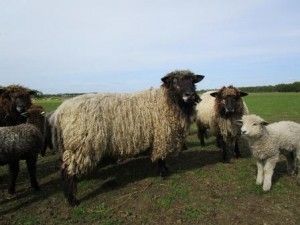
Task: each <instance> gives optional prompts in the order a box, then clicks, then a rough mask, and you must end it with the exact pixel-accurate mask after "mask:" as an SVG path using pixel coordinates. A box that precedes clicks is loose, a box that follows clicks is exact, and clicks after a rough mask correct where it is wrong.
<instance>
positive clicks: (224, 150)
mask: <svg viewBox="0 0 300 225" xmlns="http://www.w3.org/2000/svg"><path fill="white" fill-rule="evenodd" d="M218 139H219V141H220V145H221V149H222V159H223V162H224V163H229V162H230V157H229V154H228V146H227V144H226V142H225V141H224V139H223V138H222V137H221V136H219V138H218Z"/></svg>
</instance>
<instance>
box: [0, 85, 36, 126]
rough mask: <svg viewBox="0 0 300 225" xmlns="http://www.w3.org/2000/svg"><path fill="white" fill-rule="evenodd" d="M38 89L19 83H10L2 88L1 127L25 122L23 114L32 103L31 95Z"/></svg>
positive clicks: (0, 89)
mask: <svg viewBox="0 0 300 225" xmlns="http://www.w3.org/2000/svg"><path fill="white" fill-rule="evenodd" d="M35 94H36V91H34V90H29V89H27V88H25V87H22V86H19V85H10V86H7V87H1V88H0V127H1V126H13V125H18V124H21V123H24V122H25V121H26V119H25V118H24V117H23V116H21V113H23V112H25V111H26V110H27V109H29V108H30V106H31V105H32V102H31V95H35Z"/></svg>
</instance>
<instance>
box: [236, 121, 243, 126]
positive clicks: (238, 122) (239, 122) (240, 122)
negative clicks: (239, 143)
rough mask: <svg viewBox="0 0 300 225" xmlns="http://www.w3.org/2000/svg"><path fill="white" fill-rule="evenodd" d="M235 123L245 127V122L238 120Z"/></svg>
mask: <svg viewBox="0 0 300 225" xmlns="http://www.w3.org/2000/svg"><path fill="white" fill-rule="evenodd" d="M234 123H235V124H236V125H238V126H243V120H236V121H234Z"/></svg>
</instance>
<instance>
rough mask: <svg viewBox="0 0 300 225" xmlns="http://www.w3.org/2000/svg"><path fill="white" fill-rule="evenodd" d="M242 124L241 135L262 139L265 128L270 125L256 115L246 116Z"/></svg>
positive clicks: (241, 121)
mask: <svg viewBox="0 0 300 225" xmlns="http://www.w3.org/2000/svg"><path fill="white" fill-rule="evenodd" d="M239 123H240V124H241V126H242V128H241V134H242V135H243V136H245V137H248V138H256V137H260V136H262V135H263V134H264V132H265V126H266V125H267V124H268V123H267V122H266V121H264V120H263V119H262V118H260V117H259V116H256V115H245V116H243V118H242V120H240V121H239Z"/></svg>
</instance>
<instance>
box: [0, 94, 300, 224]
mask: <svg viewBox="0 0 300 225" xmlns="http://www.w3.org/2000/svg"><path fill="white" fill-rule="evenodd" d="M245 100H246V102H247V104H248V107H249V110H250V112H251V113H257V114H259V115H260V116H261V117H263V118H264V119H266V120H267V121H269V122H274V121H277V120H294V121H296V122H298V123H300V93H257V94H255V93H254V94H250V95H249V96H247V97H245ZM35 102H37V103H39V104H41V105H43V106H44V107H45V109H46V110H47V111H52V110H54V109H55V108H56V107H57V106H58V105H59V104H60V103H61V100H60V99H56V98H55V99H40V100H37V101H35ZM195 129H196V126H193V127H192V130H191V135H190V136H189V137H188V143H187V144H188V150H185V151H184V152H182V153H181V155H180V156H179V157H178V158H173V159H170V160H168V165H169V167H170V169H171V172H172V174H171V176H170V177H168V178H167V179H166V180H162V179H161V178H160V177H159V176H157V174H156V173H155V168H156V164H152V163H151V162H150V160H149V159H148V158H147V157H146V156H141V157H139V158H136V159H132V160H127V161H123V162H119V163H113V164H109V163H107V162H103V163H102V164H101V165H99V167H98V168H97V169H96V170H95V171H94V172H93V173H91V174H90V175H89V176H88V177H87V178H85V179H82V180H80V182H79V187H78V190H79V193H78V198H79V199H80V200H81V204H80V206H79V207H75V208H69V206H68V204H67V202H66V200H65V198H64V196H63V193H62V188H61V181H60V173H59V156H58V154H53V153H52V152H48V153H47V155H46V157H44V158H40V159H39V161H38V172H37V176H38V179H39V183H40V186H41V189H42V190H41V191H39V192H34V191H33V190H30V189H29V185H28V179H27V176H28V174H27V170H26V166H25V164H24V163H22V166H21V170H20V174H19V177H18V181H17V195H16V196H15V197H13V198H11V197H10V196H9V195H8V194H7V193H6V192H7V191H6V189H7V184H8V178H9V176H8V172H7V168H6V167H0V224H1V225H2V224H26V225H35V224H106V225H109V224H111V225H112V224H300V187H299V186H297V185H296V182H295V179H293V177H289V176H288V175H287V174H286V167H285V162H284V159H283V161H282V162H280V163H278V165H277V167H276V169H275V174H274V182H273V186H272V189H271V192H269V193H263V191H262V190H261V187H260V186H256V184H255V177H256V164H255V160H253V159H251V158H250V157H249V154H248V153H245V152H243V151H242V149H241V151H242V155H243V158H242V159H239V160H233V163H231V164H223V163H221V162H220V161H221V160H220V159H221V154H220V152H219V150H218V148H217V147H216V146H215V143H214V138H211V139H209V140H208V141H207V146H206V147H200V143H199V141H198V139H197V137H196V130H195Z"/></svg>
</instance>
